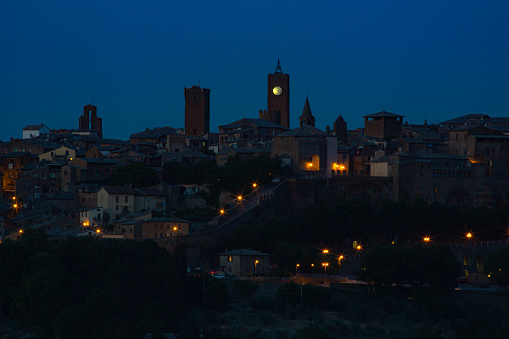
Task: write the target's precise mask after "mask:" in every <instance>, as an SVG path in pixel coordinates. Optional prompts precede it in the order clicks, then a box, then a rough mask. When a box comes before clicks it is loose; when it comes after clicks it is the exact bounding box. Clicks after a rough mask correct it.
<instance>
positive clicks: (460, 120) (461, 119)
mask: <svg viewBox="0 0 509 339" xmlns="http://www.w3.org/2000/svg"><path fill="white" fill-rule="evenodd" d="M481 118H489V116H488V115H486V114H467V115H464V116H461V117H458V118H454V119H451V120H446V121H443V122H442V125H443V124H464V123H466V122H468V121H469V120H472V119H476V120H479V119H481Z"/></svg>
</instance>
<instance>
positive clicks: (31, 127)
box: [23, 124, 44, 131]
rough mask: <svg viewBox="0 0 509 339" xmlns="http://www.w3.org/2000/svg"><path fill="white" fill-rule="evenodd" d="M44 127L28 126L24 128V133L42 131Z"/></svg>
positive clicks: (41, 125)
mask: <svg viewBox="0 0 509 339" xmlns="http://www.w3.org/2000/svg"><path fill="white" fill-rule="evenodd" d="M43 126H44V125H43V124H40V125H28V126H26V127H25V128H23V131H38V130H40V129H41V128H42V127H43Z"/></svg>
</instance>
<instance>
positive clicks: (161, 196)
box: [134, 188, 166, 214]
mask: <svg viewBox="0 0 509 339" xmlns="http://www.w3.org/2000/svg"><path fill="white" fill-rule="evenodd" d="M134 210H135V213H136V212H159V213H160V214H164V213H165V212H166V194H165V193H164V192H162V191H159V190H157V189H154V188H135V189H134Z"/></svg>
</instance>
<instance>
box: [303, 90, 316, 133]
mask: <svg viewBox="0 0 509 339" xmlns="http://www.w3.org/2000/svg"><path fill="white" fill-rule="evenodd" d="M299 120H300V125H301V126H304V125H309V126H313V127H315V117H314V116H313V114H311V107H309V100H308V97H306V102H305V103H304V109H303V110H302V115H301V116H300V118H299Z"/></svg>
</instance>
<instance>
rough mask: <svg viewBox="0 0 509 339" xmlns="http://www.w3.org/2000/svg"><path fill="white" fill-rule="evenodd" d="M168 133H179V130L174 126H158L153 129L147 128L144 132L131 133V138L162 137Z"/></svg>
mask: <svg viewBox="0 0 509 339" xmlns="http://www.w3.org/2000/svg"><path fill="white" fill-rule="evenodd" d="M167 134H177V130H176V129H175V128H173V127H168V126H166V127H156V128H153V129H148V128H147V129H146V130H145V131H143V132H139V133H134V134H131V137H130V138H131V139H142V138H160V137H161V136H163V135H167Z"/></svg>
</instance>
